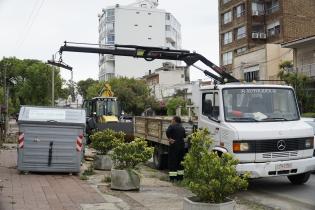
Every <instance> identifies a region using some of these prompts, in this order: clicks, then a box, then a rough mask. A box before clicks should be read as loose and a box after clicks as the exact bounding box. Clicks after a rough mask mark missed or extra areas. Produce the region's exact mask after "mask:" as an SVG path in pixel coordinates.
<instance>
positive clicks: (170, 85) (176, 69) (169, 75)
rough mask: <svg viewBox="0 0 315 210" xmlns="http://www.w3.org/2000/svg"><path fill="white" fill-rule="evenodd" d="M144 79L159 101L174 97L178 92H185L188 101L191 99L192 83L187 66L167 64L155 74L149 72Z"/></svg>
mask: <svg viewBox="0 0 315 210" xmlns="http://www.w3.org/2000/svg"><path fill="white" fill-rule="evenodd" d="M143 79H144V80H145V81H146V83H147V84H148V86H149V87H150V89H151V93H152V95H154V96H155V98H156V99H157V100H159V101H164V100H165V99H168V98H170V97H172V96H173V95H174V94H176V92H177V91H182V92H183V93H184V92H185V95H186V97H187V99H190V96H191V83H190V75H189V68H187V67H186V66H176V65H174V64H172V63H171V62H166V63H163V66H162V67H161V68H158V69H156V70H155V71H154V72H152V71H149V73H148V74H147V75H145V76H144V77H143Z"/></svg>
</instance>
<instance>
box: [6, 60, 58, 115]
mask: <svg viewBox="0 0 315 210" xmlns="http://www.w3.org/2000/svg"><path fill="white" fill-rule="evenodd" d="M4 69H6V70H7V71H6V72H7V74H6V78H7V87H8V88H9V90H10V101H11V103H12V106H10V112H11V113H12V112H17V111H18V110H19V106H20V104H25V105H39V106H46V105H50V104H51V92H52V91H51V73H52V70H54V71H55V98H56V99H57V98H58V97H59V95H60V93H61V90H62V83H63V82H62V80H61V77H60V73H59V70H58V69H56V68H53V67H51V66H49V65H46V64H45V63H43V62H41V61H38V60H29V59H25V60H20V59H17V58H3V59H2V60H1V61H0V70H1V71H0V78H1V81H2V82H0V86H1V87H3V78H4ZM1 100H2V99H1Z"/></svg>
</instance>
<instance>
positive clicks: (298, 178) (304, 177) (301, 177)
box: [288, 172, 311, 185]
mask: <svg viewBox="0 0 315 210" xmlns="http://www.w3.org/2000/svg"><path fill="white" fill-rule="evenodd" d="M310 175H311V173H310V172H307V173H303V174H297V175H290V176H288V179H289V180H290V182H291V183H292V184H296V185H301V184H304V183H306V182H307V181H308V180H309V178H310Z"/></svg>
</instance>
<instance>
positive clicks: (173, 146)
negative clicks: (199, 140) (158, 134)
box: [166, 116, 186, 181]
mask: <svg viewBox="0 0 315 210" xmlns="http://www.w3.org/2000/svg"><path fill="white" fill-rule="evenodd" d="M166 136H167V138H168V141H169V144H170V146H169V151H168V168H169V177H170V181H175V180H182V179H183V176H184V168H183V166H182V165H181V162H182V161H183V159H184V154H185V142H184V138H186V132H185V129H184V128H183V126H182V125H181V119H180V117H178V116H175V117H173V119H172V122H171V125H170V126H169V127H168V128H167V130H166Z"/></svg>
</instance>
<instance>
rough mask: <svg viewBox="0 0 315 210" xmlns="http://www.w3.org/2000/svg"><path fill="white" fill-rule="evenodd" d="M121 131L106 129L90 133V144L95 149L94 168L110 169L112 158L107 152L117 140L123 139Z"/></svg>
mask: <svg viewBox="0 0 315 210" xmlns="http://www.w3.org/2000/svg"><path fill="white" fill-rule="evenodd" d="M124 136H125V134H124V133H123V132H115V131H113V130H110V129H107V130H104V131H99V132H96V133H94V134H93V135H91V146H92V147H93V148H94V149H95V150H96V156H95V159H94V168H95V169H98V170H111V168H112V159H111V156H110V155H109V152H110V151H111V150H112V149H113V148H114V146H115V145H116V144H117V142H120V141H124Z"/></svg>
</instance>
